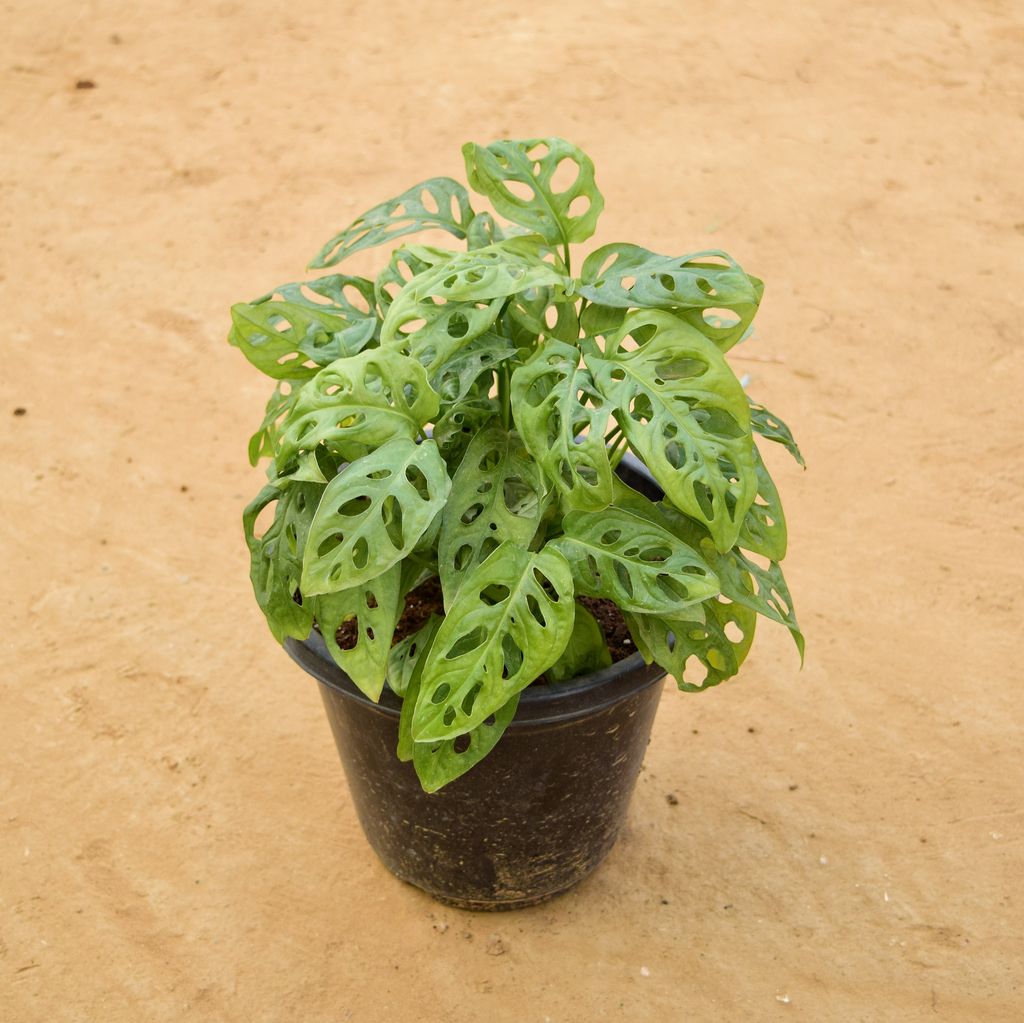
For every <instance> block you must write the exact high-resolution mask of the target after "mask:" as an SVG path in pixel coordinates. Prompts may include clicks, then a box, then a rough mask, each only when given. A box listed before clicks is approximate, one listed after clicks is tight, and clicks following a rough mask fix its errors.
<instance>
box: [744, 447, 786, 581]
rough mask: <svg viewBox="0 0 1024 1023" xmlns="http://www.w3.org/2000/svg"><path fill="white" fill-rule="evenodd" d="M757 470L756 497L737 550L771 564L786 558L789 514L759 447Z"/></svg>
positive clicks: (755, 465)
mask: <svg viewBox="0 0 1024 1023" xmlns="http://www.w3.org/2000/svg"><path fill="white" fill-rule="evenodd" d="M754 471H755V472H756V473H757V497H756V498H755V500H754V503H753V504H752V505H751V506H750V508H749V509H748V510H747V514H746V517H745V518H744V520H743V525H742V527H741V528H740V535H739V539H738V540H737V541H736V543H737V546H738V547H742V548H744V549H745V550H748V551H753V552H754V553H755V554H761V555H763V556H764V557H766V558H770V559H771V560H772V561H781V560H782V559H783V558H784V557H785V556H786V544H787V533H786V514H785V512H784V511H783V510H782V499H781V498H780V497H779V491H778V489H777V488H776V486H775V481H774V480H773V479H772V478H771V476H770V475H769V473H768V469H767V468H766V467H765V464H764V461H763V459H762V458H761V452H760V451H758V450H757V445H756V444H755V445H754Z"/></svg>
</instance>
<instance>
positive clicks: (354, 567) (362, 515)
mask: <svg viewBox="0 0 1024 1023" xmlns="http://www.w3.org/2000/svg"><path fill="white" fill-rule="evenodd" d="M450 486H451V482H450V481H449V479H448V474H447V472H446V471H445V465H444V462H443V461H442V459H441V456H440V454H439V453H438V450H437V445H436V444H434V442H433V441H429V440H428V441H423V442H422V443H419V444H416V443H415V442H413V441H411V440H409V439H407V438H405V437H401V438H395V439H394V440H389V441H388V442H387V443H386V444H382V445H381V446H380V447H379V448H377V450H376V451H374V452H373V453H372V454H369V455H365V456H364V457H363V458H360V459H357V460H356V461H354V462H352V463H351V464H350V465H348V466H346V467H345V468H344V469H342V471H341V472H340V473H339V474H338V475H337V476H336V477H335V478H334V479H333V480H331V482H330V483H329V484H328V485H327V489H326V490H325V491H324V494H323V497H322V498H321V499H320V504H319V506H318V507H317V510H316V515H315V516H314V517H313V523H312V525H311V526H310V529H309V537H308V539H307V541H306V552H305V556H304V558H303V564H302V586H301V589H302V593H303V595H314V594H320V593H334V592H337V591H338V590H343V589H348V588H350V587H353V586H358V585H359V584H360V583H364V582H367V581H368V580H370V579H373V578H374V577H375V576H378V575H380V574H381V573H383V572H386V571H387V570H388V569H389V568H390V567H391V566H392V565H394V564H397V563H398V562H399V561H401V560H402V559H403V558H404V557H406V556H407V555H408V554H409V553H411V551H412V550H413V548H414V547H415V546H416V543H417V542H418V541H419V539H420V537H421V536H423V534H424V533H425V532H426V531H427V529H428V528H429V527H430V524H431V523H432V522H433V521H434V516H435V515H436V514H437V513H438V511H440V510H441V508H442V507H444V502H445V499H446V498H447V497H448V490H449V487H450Z"/></svg>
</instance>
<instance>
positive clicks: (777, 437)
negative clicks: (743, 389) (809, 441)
mask: <svg viewBox="0 0 1024 1023" xmlns="http://www.w3.org/2000/svg"><path fill="white" fill-rule="evenodd" d="M750 425H751V426H752V427H753V429H754V432H755V433H759V434H760V435H761V436H762V437H764V439H765V440H772V441H775V443H776V444H781V445H782V446H783V447H784V448H785V449H786V450H787V451H788V452H789V453H790V454H791V455H792V456H793V457H794V458H795V459H796V460H797V464H798V465H802V466H804V467H805V468H806V465H807V463H806V462H804V456H803V455H802V454H800V448H799V447H798V446H797V443H796V441H795V440H794V439H793V433H792V431H791V430H790V428H789V427H788V426H787V425H786V424H785V423H784V422H783V421H782V420H781V419H779V417H778V416H777V415H775V413H773V412H769V411H768V409H766V408H765V407H764V405H758V404H757V403H756V402H753V401H752V402H751V403H750Z"/></svg>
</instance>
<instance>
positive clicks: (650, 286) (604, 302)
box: [578, 242, 764, 352]
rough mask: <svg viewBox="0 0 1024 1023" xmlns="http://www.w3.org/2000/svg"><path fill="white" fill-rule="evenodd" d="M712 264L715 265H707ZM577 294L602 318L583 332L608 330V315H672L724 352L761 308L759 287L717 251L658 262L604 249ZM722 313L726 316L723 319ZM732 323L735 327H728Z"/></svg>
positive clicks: (635, 249)
mask: <svg viewBox="0 0 1024 1023" xmlns="http://www.w3.org/2000/svg"><path fill="white" fill-rule="evenodd" d="M711 259H716V260H720V261H721V262H720V263H716V262H710V260H711ZM580 282H581V283H580V286H579V289H578V290H579V293H580V294H581V295H583V296H584V298H586V299H588V300H589V301H590V302H592V303H594V307H595V309H596V308H598V307H599V308H600V309H601V310H604V312H594V313H591V319H590V321H589V322H588V324H587V326H588V329H589V330H592V331H593V332H594V333H603V330H593V328H594V327H595V326H598V327H606V328H607V327H609V326H611V325H612V324H613V323H614V319H615V317H614V315H613V314H610V313H609V312H607V310H611V309H666V310H671V311H672V312H673V313H675V314H676V315H677V316H679V317H681V318H682V319H683V320H685V321H686V322H687V323H689V324H690V325H691V326H692V327H694V328H696V329H697V330H699V331H700V332H701V333H702V334H703V335H704V336H705V337H707V338H709V339H710V340H712V341H714V342H715V344H716V345H717V346H718V347H719V348H720V349H721V350H722V351H723V352H724V351H728V350H729V349H730V348H731V347H732V346H733V345H734V344H736V342H738V341H739V340H740V339H741V338H742V337H743V334H744V332H745V331H746V330H747V328H748V327H749V326H750V323H751V321H752V320H753V318H754V314H755V313H756V312H757V309H758V305H759V304H760V302H761V295H762V293H763V292H764V285H763V284H762V282H761V281H759V280H758V279H757V278H756V277H751V276H750V275H749V274H747V273H744V271H743V269H742V268H741V267H740V265H739V264H738V263H737V262H735V260H733V259H732V257H730V256H729V255H727V254H726V253H724V252H719V251H709V252H699V253H696V254H694V255H690V256H680V257H675V258H673V257H670V256H659V255H657V254H656V253H654V252H649V251H648V250H647V249H642V248H640V246H638V245H629V244H624V243H621V242H615V243H613V244H611V245H603V246H602V247H601V248H599V249H597V250H596V251H594V252H592V253H591V254H590V255H589V256H588V257H587V258H586V260H585V261H584V263H583V268H582V271H581V273H580ZM723 312H728V313H731V314H732V315H731V316H730V317H723V316H722V315H721V314H722V313H723ZM729 320H732V321H734V322H729Z"/></svg>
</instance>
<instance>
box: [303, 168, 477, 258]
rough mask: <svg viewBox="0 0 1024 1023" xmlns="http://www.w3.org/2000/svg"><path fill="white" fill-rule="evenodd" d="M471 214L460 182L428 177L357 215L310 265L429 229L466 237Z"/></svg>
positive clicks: (466, 196) (457, 236)
mask: <svg viewBox="0 0 1024 1023" xmlns="http://www.w3.org/2000/svg"><path fill="white" fill-rule="evenodd" d="M473 217H474V213H473V209H472V207H471V206H470V204H469V193H468V192H467V191H466V189H465V188H464V187H463V186H462V185H460V184H459V183H458V182H457V181H453V180H452V179H451V178H429V179H428V180H426V181H421V182H420V183H419V184H418V185H413V186H412V188H410V189H409V190H408V191H405V192H403V193H402V194H401V195H396V196H395V198H394V199H388V200H387V202H382V203H380V204H379V205H377V206H374V207H373V208H372V209H369V210H367V211H366V212H365V213H363V214H362V215H361V216H359V217H357V218H356V219H355V220H354V221H353V222H352V223H351V224H350V225H349V226H348V227H346V228H345V230H344V231H340V232H339V233H338V234H336V235H335V236H334V237H333V238H331V240H330V241H329V242H327V243H326V244H325V245H324V247H323V248H322V249H321V250H320V251H319V252H318V253H317V254H316V256H314V257H313V261H312V262H311V263H310V264H309V268H310V269H311V270H322V269H324V268H325V267H328V266H335V265H336V264H338V263H340V262H341V261H342V260H343V259H345V258H346V257H348V256H351V255H352V253H354V252H359V251H361V250H362V249H369V248H372V247H373V246H375V245H382V244H384V243H385V242H389V241H393V240H394V239H395V238H401V237H402V236H403V235H406V234H413V233H414V232H416V231H425V230H428V229H430V228H434V229H440V230H442V231H447V232H448V233H449V234H453V235H455V237H456V238H465V237H466V229H467V228H468V227H469V225H470V223H471V221H472V220H473Z"/></svg>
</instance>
